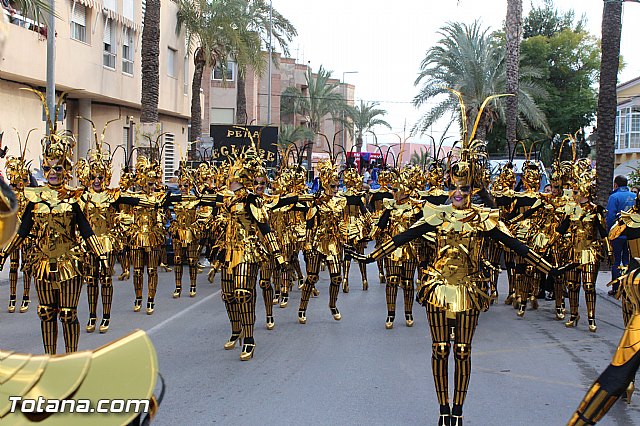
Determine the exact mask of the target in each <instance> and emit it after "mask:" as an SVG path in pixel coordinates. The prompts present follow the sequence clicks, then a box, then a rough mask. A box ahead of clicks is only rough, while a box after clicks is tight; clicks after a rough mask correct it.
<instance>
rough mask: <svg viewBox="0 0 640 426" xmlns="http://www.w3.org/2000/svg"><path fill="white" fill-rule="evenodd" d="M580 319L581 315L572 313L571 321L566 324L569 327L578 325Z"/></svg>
mask: <svg viewBox="0 0 640 426" xmlns="http://www.w3.org/2000/svg"><path fill="white" fill-rule="evenodd" d="M579 320H580V315H573V314H571V316H570V317H569V321H567V322H565V323H564V325H565V326H566V327H569V328H571V327H577V326H578V321H579Z"/></svg>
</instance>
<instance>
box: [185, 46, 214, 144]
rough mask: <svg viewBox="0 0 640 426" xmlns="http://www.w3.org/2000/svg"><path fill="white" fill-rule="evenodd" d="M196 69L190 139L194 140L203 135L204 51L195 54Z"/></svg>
mask: <svg viewBox="0 0 640 426" xmlns="http://www.w3.org/2000/svg"><path fill="white" fill-rule="evenodd" d="M193 62H194V69H193V81H192V82H191V131H190V133H189V141H190V142H194V141H196V140H197V139H198V138H199V137H200V136H202V105H201V104H200V88H201V87H202V73H203V72H204V67H205V65H206V63H205V61H204V58H203V57H202V52H200V51H196V52H195V53H194V55H193ZM214 66H215V64H214Z"/></svg>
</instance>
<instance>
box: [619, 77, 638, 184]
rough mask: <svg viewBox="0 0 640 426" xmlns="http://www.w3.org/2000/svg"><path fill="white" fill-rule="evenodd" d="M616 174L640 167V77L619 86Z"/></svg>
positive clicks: (626, 173)
mask: <svg viewBox="0 0 640 426" xmlns="http://www.w3.org/2000/svg"><path fill="white" fill-rule="evenodd" d="M617 93H618V111H617V114H616V142H615V166H616V171H615V172H614V174H616V175H618V174H623V175H628V174H629V173H630V172H631V171H633V170H634V169H636V168H640V77H637V78H634V79H633V80H630V81H628V82H626V83H622V84H620V85H619V86H618V88H617Z"/></svg>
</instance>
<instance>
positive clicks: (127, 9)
mask: <svg viewBox="0 0 640 426" xmlns="http://www.w3.org/2000/svg"><path fill="white" fill-rule="evenodd" d="M122 15H123V16H124V17H125V18H127V19H128V20H130V21H131V22H134V19H133V17H134V15H133V0H123V1H122Z"/></svg>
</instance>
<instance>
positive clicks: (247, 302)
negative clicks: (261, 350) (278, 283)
mask: <svg viewBox="0 0 640 426" xmlns="http://www.w3.org/2000/svg"><path fill="white" fill-rule="evenodd" d="M257 277H258V264H257V263H240V264H239V265H237V266H236V267H234V268H233V270H232V271H229V269H228V268H222V274H221V285H222V300H223V301H224V305H225V308H226V309H227V315H228V316H229V322H230V323H231V333H233V334H240V332H242V331H243V332H244V338H245V339H247V338H249V339H253V327H254V325H255V323H256V279H257Z"/></svg>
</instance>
